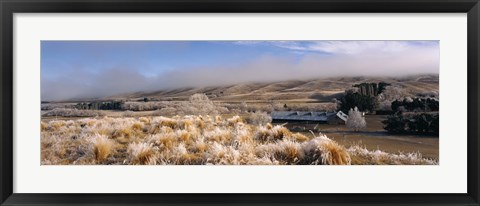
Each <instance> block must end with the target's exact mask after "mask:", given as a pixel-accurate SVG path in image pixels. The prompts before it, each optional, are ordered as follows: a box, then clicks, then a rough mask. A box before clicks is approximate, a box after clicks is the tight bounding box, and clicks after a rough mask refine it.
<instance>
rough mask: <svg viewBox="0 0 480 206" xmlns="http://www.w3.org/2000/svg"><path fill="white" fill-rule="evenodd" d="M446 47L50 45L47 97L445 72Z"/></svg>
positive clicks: (45, 65) (45, 57)
mask: <svg viewBox="0 0 480 206" xmlns="http://www.w3.org/2000/svg"><path fill="white" fill-rule="evenodd" d="M438 64H439V42H438V41H42V43H41V75H42V99H43V100H61V99H69V98H83V97H103V96H109V95H115V94H119V93H127V92H135V91H151V90H161V89H171V88H178V87H187V86H189V87H190V86H213V85H225V84H236V83H242V82H258V81H282V80H288V79H304V78H321V77H334V76H355V75H363V76H368V75H387V76H398V75H410V74H415V73H438Z"/></svg>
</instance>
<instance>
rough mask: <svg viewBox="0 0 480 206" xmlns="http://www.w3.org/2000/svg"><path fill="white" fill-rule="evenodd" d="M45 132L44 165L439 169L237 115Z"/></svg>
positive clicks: (68, 122)
mask: <svg viewBox="0 0 480 206" xmlns="http://www.w3.org/2000/svg"><path fill="white" fill-rule="evenodd" d="M41 128H42V131H41V149H42V153H41V158H42V161H41V162H42V164H43V165H70V164H80V165H92V164H130V165H132V164H167V165H172V164H174V165H176V164H182V165H185V164H187V165H189V164H193V165H210V164H212V165H217V164H221V165H296V164H300V165H312V164H313V165H331V164H335V165H337V164H341V165H342V164H343V165H349V164H358V165H362V164H368V165H372V164H409V165H414V164H438V161H436V160H434V159H432V158H423V157H422V156H421V155H420V154H419V153H417V152H415V153H403V154H399V153H398V154H394V153H388V152H385V151H379V150H376V149H374V150H370V149H368V148H365V147H363V146H361V145H353V146H348V145H342V144H341V142H342V141H338V140H334V138H332V139H330V138H329V137H328V134H327V133H324V134H316V135H315V136H312V134H303V133H301V132H298V133H297V132H292V131H290V130H289V129H288V128H286V127H283V126H281V125H271V124H265V125H252V124H248V123H246V122H245V121H244V120H243V118H241V117H239V116H233V117H230V118H225V117H222V116H216V117H210V116H184V117H180V116H178V117H173V118H169V117H113V118H112V117H97V118H75V119H63V120H62V119H55V118H54V117H49V118H43V119H42V123H41ZM338 142H340V144H339V143H338Z"/></svg>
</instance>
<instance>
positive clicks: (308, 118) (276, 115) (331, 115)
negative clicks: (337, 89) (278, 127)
mask: <svg viewBox="0 0 480 206" xmlns="http://www.w3.org/2000/svg"><path fill="white" fill-rule="evenodd" d="M271 116H272V122H276V123H288V122H303V123H307V124H308V123H321V124H345V121H346V120H347V118H348V116H347V115H346V114H344V113H343V112H342V111H339V112H299V111H275V112H272V113H271Z"/></svg>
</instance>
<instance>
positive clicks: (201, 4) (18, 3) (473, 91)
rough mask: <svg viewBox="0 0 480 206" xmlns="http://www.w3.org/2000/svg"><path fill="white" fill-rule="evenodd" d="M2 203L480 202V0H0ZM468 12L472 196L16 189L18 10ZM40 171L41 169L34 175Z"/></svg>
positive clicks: (61, 11) (68, 11)
mask: <svg viewBox="0 0 480 206" xmlns="http://www.w3.org/2000/svg"><path fill="white" fill-rule="evenodd" d="M0 10H1V30H2V31H1V32H0V35H1V38H0V45H1V50H0V62H1V67H2V68H1V73H0V75H1V87H2V88H1V90H0V99H1V102H0V104H1V105H0V114H1V116H2V117H1V119H0V121H1V129H0V148H1V152H0V160H1V164H0V173H1V175H0V195H1V200H0V202H1V205H226V204H232V205H355V204H358V205H373V204H382V205H383V204H389V205H409V204H411V205H440V204H442V205H480V203H479V202H480V200H479V189H478V187H479V152H478V150H479V148H480V144H479V141H478V138H479V124H478V119H479V113H478V112H479V110H478V107H479V104H478V103H479V102H478V100H479V97H480V96H479V92H480V90H479V80H480V76H479V72H478V71H479V69H480V67H479V52H478V51H479V48H480V41H479V39H480V36H479V31H480V28H479V20H480V16H479V13H480V5H479V1H478V0H403V1H402V0H382V1H378V0H336V1H332V0H275V1H274V0H229V1H221V0H140V1H136V0H84V1H79V0H72V1H68V0H0ZM71 12H72V13H79V12H91V13H101V12H103V13H112V12H127V13H145V12H167V13H186V12H195V13H196V12H214V13H217V12H222V13H224V12H239V13H256V12H267V13H281V12H287V13H306V12H313V13H316V12H329V13H344V12H345V13H364V12H369V13H370V12H371V13H391V12H393V13H418V12H421V13H423V12H425V13H443V12H445V13H452V12H455V13H467V14H468V16H467V18H468V20H467V21H468V22H467V24H468V91H467V92H468V111H469V112H468V160H467V161H468V168H467V169H468V174H467V176H468V177H467V178H468V189H467V193H466V194H359V193H356V194H21V193H13V177H14V173H13V145H12V143H13V137H14V134H13V118H14V116H13V108H14V107H15V105H14V102H13V89H14V88H13V38H14V36H13V14H15V13H71ZM32 175H33V174H32Z"/></svg>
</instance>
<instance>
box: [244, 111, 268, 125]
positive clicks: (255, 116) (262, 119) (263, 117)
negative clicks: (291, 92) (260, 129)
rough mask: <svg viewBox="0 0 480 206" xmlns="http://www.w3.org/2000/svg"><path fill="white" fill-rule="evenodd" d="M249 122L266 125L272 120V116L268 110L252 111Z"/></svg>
mask: <svg viewBox="0 0 480 206" xmlns="http://www.w3.org/2000/svg"><path fill="white" fill-rule="evenodd" d="M248 122H249V123H250V124H254V125H265V124H267V123H271V122H272V117H271V116H270V115H269V114H267V113H266V112H255V113H251V114H250V117H249V118H248Z"/></svg>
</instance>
